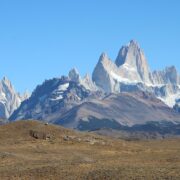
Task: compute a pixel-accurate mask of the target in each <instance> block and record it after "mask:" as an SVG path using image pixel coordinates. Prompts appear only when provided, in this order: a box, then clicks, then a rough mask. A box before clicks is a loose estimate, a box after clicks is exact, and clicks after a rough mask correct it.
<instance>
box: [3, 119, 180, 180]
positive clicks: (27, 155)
mask: <svg viewBox="0 0 180 180" xmlns="http://www.w3.org/2000/svg"><path fill="white" fill-rule="evenodd" d="M32 131H33V132H35V133H34V134H35V135H34V134H33V135H32V133H30V132H32ZM0 179H2V180H3V179H10V180H13V179H18V180H19V179H23V180H26V179H28V180H31V179H32V180H35V179H47V180H51V179H52V180H54V179H55V180H56V179H58V180H59V179H63V180H66V179H67V180H71V179H72V180H76V179H77V180H78V179H87V180H88V179H89V180H91V179H94V180H95V179H100V180H102V179H103V180H104V179H105V180H106V179H107V180H111V179H112V180H116V179H117V180H119V179H133V180H135V179H137V180H140V179H146V180H148V179H177V180H178V179H180V139H166V140H152V141H124V140H120V139H119V140H117V139H111V138H107V137H103V136H97V135H94V134H91V133H79V132H75V131H72V130H67V129H64V128H62V127H59V126H54V125H45V124H43V123H40V122H37V121H18V122H15V123H10V124H7V125H3V126H0Z"/></svg>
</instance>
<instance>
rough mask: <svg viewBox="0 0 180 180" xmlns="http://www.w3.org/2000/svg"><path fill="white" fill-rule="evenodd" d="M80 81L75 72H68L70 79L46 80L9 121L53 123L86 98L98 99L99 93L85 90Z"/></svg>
mask: <svg viewBox="0 0 180 180" xmlns="http://www.w3.org/2000/svg"><path fill="white" fill-rule="evenodd" d="M80 80H81V79H80V77H79V76H78V74H77V72H76V71H75V70H72V71H70V77H64V76H63V77H61V78H54V79H50V80H46V81H45V82H44V83H43V84H42V85H39V86H37V88H36V89H35V90H34V92H33V93H32V95H31V97H30V98H29V99H27V100H25V101H24V102H23V103H22V104H21V106H20V107H19V108H18V109H17V110H16V111H15V112H14V113H13V114H12V116H11V117H10V120H20V119H38V120H45V121H47V122H54V121H56V120H57V119H59V118H60V117H61V115H62V114H64V113H65V112H67V111H68V110H69V109H71V108H73V107H74V106H77V105H79V104H81V103H82V102H84V101H85V100H87V99H88V98H90V99H91V98H92V99H93V98H98V96H99V95H100V94H101V93H100V92H98V91H95V92H94V91H90V90H89V89H86V88H85V87H84V86H83V85H82V84H81V83H80V82H78V81H80ZM88 85H89V84H87V86H88ZM100 96H101V95H100Z"/></svg>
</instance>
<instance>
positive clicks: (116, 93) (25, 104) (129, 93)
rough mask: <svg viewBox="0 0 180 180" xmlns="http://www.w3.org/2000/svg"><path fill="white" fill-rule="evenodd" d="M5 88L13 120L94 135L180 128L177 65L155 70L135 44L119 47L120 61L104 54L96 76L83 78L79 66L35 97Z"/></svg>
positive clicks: (6, 113)
mask: <svg viewBox="0 0 180 180" xmlns="http://www.w3.org/2000/svg"><path fill="white" fill-rule="evenodd" d="M1 84H2V85H1V87H0V95H1V97H2V98H1V99H0V102H1V104H2V105H1V106H2V107H1V108H0V113H1V116H0V117H1V118H8V117H9V120H10V121H15V120H21V119H37V120H41V121H45V122H50V123H55V124H59V125H63V126H65V127H68V128H74V129H79V130H93V131H94V130H95V129H101V128H112V129H116V130H122V129H123V130H124V129H126V130H127V127H128V128H129V129H130V130H132V129H143V128H144V126H145V125H149V123H150V124H151V127H152V124H153V127H154V126H155V127H157V126H158V127H160V126H161V127H167V126H171V127H172V124H173V125H176V124H180V113H179V111H180V110H179V107H180V75H179V74H178V72H177V70H176V68H175V67H174V66H171V67H167V68H166V69H165V70H163V71H153V72H152V71H151V70H150V67H149V66H148V62H147V60H146V57H145V54H144V52H143V51H142V49H141V48H140V46H139V44H138V43H137V42H136V41H134V40H132V41H130V42H129V43H128V44H127V45H126V46H123V47H122V48H121V49H120V51H119V53H118V55H117V58H116V60H115V61H112V60H111V59H110V58H109V57H108V55H107V54H106V53H102V55H101V56H100V58H99V61H98V63H97V65H96V67H95V69H94V71H93V73H92V78H91V76H90V75H88V74H87V75H85V77H83V78H82V77H81V76H80V74H79V73H78V71H77V69H75V68H74V69H72V70H71V71H70V72H69V74H68V76H62V77H60V78H53V79H50V80H46V81H45V82H44V83H43V84H41V85H38V86H37V87H36V88H35V90H34V91H33V92H32V94H31V96H30V97H29V96H28V95H27V94H26V95H23V96H20V95H19V94H18V93H16V92H15V90H14V89H13V87H12V85H11V83H10V82H9V81H8V80H7V79H6V78H4V79H3V80H2V81H1ZM3 97H6V98H5V99H3ZM5 100H6V101H5ZM4 102H6V103H4ZM8 103H9V104H8ZM173 107H174V109H173ZM135 127H136V128H135ZM137 127H138V128H137ZM155 129H156V128H155ZM175 129H176V128H175ZM150 130H152V128H150ZM175 132H176V134H180V131H179V130H177V129H176V130H175Z"/></svg>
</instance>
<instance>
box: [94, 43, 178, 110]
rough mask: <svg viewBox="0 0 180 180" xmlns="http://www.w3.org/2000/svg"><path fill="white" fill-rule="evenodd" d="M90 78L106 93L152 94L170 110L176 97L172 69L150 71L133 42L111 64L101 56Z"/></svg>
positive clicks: (124, 47) (174, 74) (136, 44)
mask: <svg viewBox="0 0 180 180" xmlns="http://www.w3.org/2000/svg"><path fill="white" fill-rule="evenodd" d="M92 79H93V81H94V82H95V83H96V85H97V86H99V87H101V88H102V89H103V90H104V91H105V92H107V93H119V92H124V91H125V92H132V91H137V90H142V91H146V92H149V93H151V94H154V95H155V96H156V97H157V98H159V99H161V100H162V101H163V102H164V103H166V104H167V105H168V106H170V107H173V105H174V104H175V102H176V100H177V99H179V97H180V75H179V74H178V72H177V70H176V68H175V67H174V66H172V67H167V68H165V70H163V71H153V72H151V71H150V68H149V66H148V62H147V59H146V57H145V54H144V52H143V50H142V49H141V48H140V46H139V44H138V43H137V42H136V41H134V40H132V41H130V42H129V44H128V45H126V46H123V47H122V48H121V49H120V51H119V53H118V56H117V58H116V60H115V62H113V61H112V60H111V59H110V58H109V57H108V55H107V54H105V53H103V54H102V55H101V56H100V58H99V61H98V63H97V65H96V67H95V69H94V71H93V74H92Z"/></svg>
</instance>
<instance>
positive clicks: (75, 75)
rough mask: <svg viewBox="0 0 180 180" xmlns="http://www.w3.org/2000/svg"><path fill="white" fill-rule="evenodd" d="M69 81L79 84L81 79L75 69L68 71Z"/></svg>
mask: <svg viewBox="0 0 180 180" xmlns="http://www.w3.org/2000/svg"><path fill="white" fill-rule="evenodd" d="M68 76H69V79H70V80H71V81H74V82H78V83H79V82H80V81H81V77H80V74H79V72H78V70H77V69H76V68H72V69H71V70H70V71H69V75H68Z"/></svg>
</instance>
